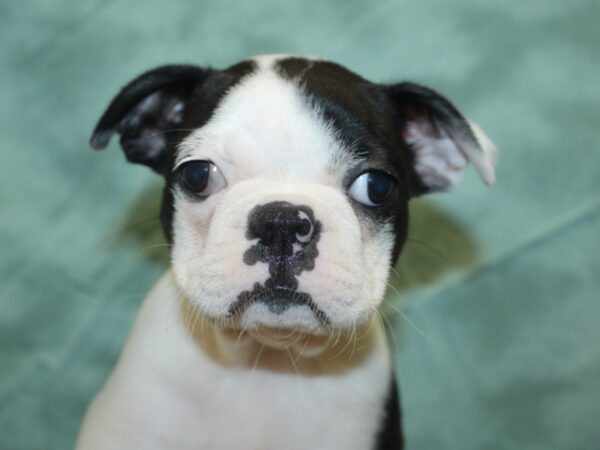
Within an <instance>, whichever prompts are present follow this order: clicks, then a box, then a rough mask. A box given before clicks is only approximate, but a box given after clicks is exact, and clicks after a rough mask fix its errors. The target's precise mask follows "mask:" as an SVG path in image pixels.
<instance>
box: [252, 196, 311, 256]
mask: <svg viewBox="0 0 600 450" xmlns="http://www.w3.org/2000/svg"><path fill="white" fill-rule="evenodd" d="M315 234H316V229H315V219H314V216H313V212H312V209H310V208H309V207H308V206H304V205H293V204H291V203H289V202H271V203H267V204H265V205H259V206H257V207H255V208H254V209H253V210H252V211H251V212H250V214H249V216H248V231H247V233H246V237H247V238H248V239H256V238H258V239H259V242H260V244H261V245H262V246H264V247H267V248H268V249H269V250H270V252H271V253H272V254H273V256H278V257H289V256H292V255H293V254H294V251H295V248H294V244H298V245H300V246H301V247H304V246H306V245H308V244H309V243H310V242H311V241H312V240H313V239H314V237H315Z"/></svg>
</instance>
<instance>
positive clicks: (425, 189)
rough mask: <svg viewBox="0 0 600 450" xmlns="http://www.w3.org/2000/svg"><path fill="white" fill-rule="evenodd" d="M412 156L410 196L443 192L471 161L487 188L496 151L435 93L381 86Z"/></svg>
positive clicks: (409, 85) (415, 86) (408, 86)
mask: <svg viewBox="0 0 600 450" xmlns="http://www.w3.org/2000/svg"><path fill="white" fill-rule="evenodd" d="M386 90H387V94H388V96H389V98H390V99H391V101H392V104H393V106H394V108H395V109H396V111H397V112H398V113H399V118H400V121H401V128H402V133H403V137H404V141H405V142H406V143H407V144H408V146H409V148H410V150H411V151H412V152H413V155H412V156H413V158H414V160H413V170H414V172H413V175H414V176H415V180H413V183H412V191H413V192H412V193H413V195H421V194H426V193H429V192H436V191H447V190H449V189H451V188H452V187H453V186H454V185H456V184H457V183H458V182H459V181H460V179H461V177H462V172H463V169H464V167H465V166H466V164H467V162H471V163H472V164H473V165H474V166H475V168H476V169H477V172H478V173H479V175H480V177H481V179H482V180H483V181H484V182H485V183H486V184H487V185H493V184H494V182H495V179H496V177H495V168H496V147H495V146H494V144H493V143H492V141H490V139H489V138H488V137H487V136H486V135H485V134H484V133H483V131H482V130H481V129H480V128H479V127H478V126H477V125H476V124H475V123H473V122H471V121H469V120H467V119H466V118H465V117H463V115H462V114H461V113H460V112H459V111H458V110H457V109H456V108H455V107H454V105H452V103H450V102H449V101H448V100H447V99H445V98H444V97H442V96H441V95H440V94H438V93H437V92H435V91H433V90H431V89H429V88H426V87H424V86H421V85H418V84H413V83H399V84H395V85H391V86H387V87H386Z"/></svg>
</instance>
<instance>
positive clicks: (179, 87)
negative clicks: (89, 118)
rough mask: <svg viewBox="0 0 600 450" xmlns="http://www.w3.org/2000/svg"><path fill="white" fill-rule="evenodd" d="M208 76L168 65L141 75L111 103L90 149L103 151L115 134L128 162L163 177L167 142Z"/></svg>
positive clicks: (207, 71)
mask: <svg viewBox="0 0 600 450" xmlns="http://www.w3.org/2000/svg"><path fill="white" fill-rule="evenodd" d="M210 72H211V70H210V69H203V68H200V67H196V66H188V65H168V66H162V67H158V68H156V69H153V70H150V71H148V72H146V73H144V74H142V75H140V76H139V77H137V78H136V79H134V80H133V81H131V82H130V83H129V84H127V85H126V86H125V87H124V88H123V89H121V91H120V92H119V93H118V94H117V96H116V97H115V98H114V99H113V100H112V102H111V103H110V105H109V106H108V108H107V109H106V111H105V112H104V114H103V115H102V117H101V118H100V120H99V121H98V124H97V125H96V128H95V129H94V132H93V134H92V137H91V138H90V145H91V146H92V148H94V149H96V150H100V149H103V148H105V147H106V146H107V145H108V143H109V142H110V139H111V137H112V135H113V134H114V133H118V134H120V135H121V147H122V148H123V151H124V153H125V156H126V157H127V160H128V161H129V162H132V163H137V164H144V165H146V166H148V167H150V168H151V169H152V170H154V171H155V172H158V173H161V174H164V173H165V172H166V170H167V167H166V165H167V161H168V151H169V148H170V145H169V139H170V137H171V135H172V133H173V132H176V131H177V128H179V127H180V126H181V123H182V120H183V116H184V113H185V110H186V108H187V106H188V103H189V101H190V99H191V97H192V95H193V94H194V89H195V88H196V87H197V86H199V85H201V84H202V83H203V82H204V81H205V80H206V78H207V77H208V75H209V74H210Z"/></svg>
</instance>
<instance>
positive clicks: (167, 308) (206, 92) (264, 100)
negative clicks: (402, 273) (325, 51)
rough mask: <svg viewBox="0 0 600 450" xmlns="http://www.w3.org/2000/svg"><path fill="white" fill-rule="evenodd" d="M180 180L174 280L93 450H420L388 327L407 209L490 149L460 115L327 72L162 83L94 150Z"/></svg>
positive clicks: (251, 73)
mask: <svg viewBox="0 0 600 450" xmlns="http://www.w3.org/2000/svg"><path fill="white" fill-rule="evenodd" d="M115 133H117V134H119V135H120V139H121V141H120V142H121V147H122V148H123V150H124V152H125V156H126V157H127V159H128V160H129V161H130V162H133V163H138V164H144V165H146V166H149V167H150V168H151V169H153V170H154V171H155V172H157V173H159V174H160V175H162V176H163V177H164V179H165V189H164V196H163V201H162V210H161V221H162V226H163V228H164V232H165V235H166V239H167V241H168V242H169V244H170V245H171V258H172V268H171V270H170V271H169V272H167V273H166V274H165V275H164V277H163V278H162V279H161V280H160V281H159V282H158V284H157V285H156V286H155V287H154V289H153V290H152V292H151V293H150V294H149V296H148V297H147V299H146V300H145V302H144V304H143V306H142V309H141V311H140V313H139V316H138V318H137V320H136V322H135V325H134V327H133V331H132V332H131V335H130V337H129V339H128V341H127V344H126V346H125V349H124V350H123V353H122V354H121V357H120V359H119V361H118V363H117V365H116V367H115V369H114V371H113V373H112V375H111V376H110V378H109V380H108V381H107V383H106V385H105V386H104V388H103V389H102V391H101V392H100V393H99V394H98V396H97V397H96V398H95V400H94V401H93V403H92V404H91V406H90V408H89V410H88V412H87V414H86V417H85V420H84V423H83V426H82V429H81V432H80V436H79V439H78V444H77V448H78V449H80V450H91V449H103V450H105V449H123V450H131V449H210V450H218V449H226V450H238V449H264V450H266V449H272V450H281V449H286V450H293V449H298V450H305V449H319V450H340V449H344V450H350V449H357V450H359V449H360V450H365V449H379V450H381V449H401V448H402V447H403V438H402V432H401V426H400V421H401V419H400V409H399V406H398V398H397V392H396V384H395V379H394V376H393V374H392V369H391V363H390V353H389V350H388V346H387V344H386V340H385V336H384V332H383V331H382V327H381V324H380V322H379V321H378V320H377V313H376V312H377V307H378V305H379V304H380V302H381V301H382V298H383V295H384V291H385V288H386V284H387V277H388V271H389V269H390V266H391V265H392V264H393V263H394V262H395V261H396V258H397V257H398V255H399V254H400V251H401V249H402V246H403V244H404V242H405V239H406V233H407V221H408V201H409V200H410V199H411V198H412V197H414V196H418V195H421V194H425V193H429V192H435V191H445V190H448V189H450V188H451V187H452V186H454V185H455V184H456V183H457V182H458V181H459V179H460V178H461V173H462V171H463V169H464V167H465V166H466V164H467V163H468V162H471V163H472V164H473V165H474V166H475V168H476V169H477V171H478V172H479V175H480V176H481V178H482V179H483V181H484V182H485V183H487V184H493V182H494V167H495V149H494V146H493V144H492V143H491V142H490V140H489V139H488V138H487V137H486V136H485V135H484V134H483V132H482V131H481V130H480V129H479V128H478V127H477V126H476V125H475V124H473V123H471V122H469V121H468V120H466V119H465V118H464V117H463V116H462V115H461V113H460V112H459V111H458V110H457V109H456V108H455V107H454V106H453V105H452V104H451V103H450V102H449V101H448V100H446V99H445V98H443V97H442V96H440V95H439V94H437V93H436V92H434V91H432V90H430V89H428V88H425V87H423V86H420V85H417V84H412V83H399V84H389V85H382V84H376V83H372V82H369V81H367V80H365V79H363V78H361V77H360V76H358V75H356V74H354V73H352V72H350V71H349V70H347V69H345V68H344V67H342V66H340V65H337V64H334V63H331V62H326V61H322V60H318V59H311V58H303V57H291V56H282V55H280V56H262V57H257V58H254V59H251V60H248V61H245V62H242V63H239V64H236V65H234V66H232V67H230V68H228V69H225V70H214V69H208V68H201V67H195V66H187V65H169V66H164V67H159V68H157V69H154V70H151V71H149V72H146V73H144V74H143V75H141V76H139V77H138V78H136V79H135V80H133V81H132V82H130V83H129V84H128V85H127V86H125V87H124V88H123V89H122V90H121V91H120V92H119V93H118V94H117V96H116V97H115V98H114V99H113V101H112V103H110V105H109V107H108V109H107V110H106V112H105V113H104V115H103V116H102V117H101V119H100V121H99V123H98V125H97V127H96V129H95V130H94V133H93V135H92V138H91V145H92V147H94V148H95V149H102V148H104V147H106V146H107V145H108V143H109V141H110V139H111V137H112V135H113V134H115Z"/></svg>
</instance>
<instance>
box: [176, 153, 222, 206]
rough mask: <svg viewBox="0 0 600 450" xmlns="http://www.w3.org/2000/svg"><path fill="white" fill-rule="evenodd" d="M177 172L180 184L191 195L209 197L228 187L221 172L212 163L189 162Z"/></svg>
mask: <svg viewBox="0 0 600 450" xmlns="http://www.w3.org/2000/svg"><path fill="white" fill-rule="evenodd" d="M177 170H178V173H179V175H178V176H179V184H180V185H181V187H182V188H183V189H184V190H185V191H186V192H188V193H189V194H193V195H196V196H199V197H208V196H209V195H212V194H215V193H217V192H219V191H220V190H221V189H223V188H225V187H226V186H227V182H226V181H225V177H223V174H222V173H221V171H220V170H219V169H218V168H217V166H215V165H214V164H213V163H211V162H210V161H201V160H194V161H188V162H185V163H183V164H182V165H181V166H180V167H179V168H178V169H177Z"/></svg>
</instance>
